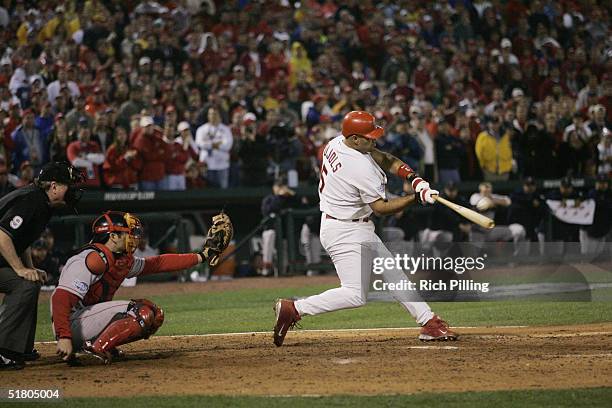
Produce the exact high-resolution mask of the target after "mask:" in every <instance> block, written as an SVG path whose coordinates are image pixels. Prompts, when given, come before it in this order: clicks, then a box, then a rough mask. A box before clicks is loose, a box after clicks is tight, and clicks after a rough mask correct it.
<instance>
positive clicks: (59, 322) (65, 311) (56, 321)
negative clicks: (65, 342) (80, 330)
mask: <svg viewBox="0 0 612 408" xmlns="http://www.w3.org/2000/svg"><path fill="white" fill-rule="evenodd" d="M77 303H79V297H78V296H77V295H75V294H74V293H70V292H68V291H67V290H64V289H61V288H57V289H56V290H55V292H54V293H53V296H51V308H52V311H53V314H52V316H51V318H52V319H53V328H54V329H55V338H56V339H71V338H72V331H71V330H70V313H71V312H72V308H73V307H74V306H75V305H76V304H77Z"/></svg>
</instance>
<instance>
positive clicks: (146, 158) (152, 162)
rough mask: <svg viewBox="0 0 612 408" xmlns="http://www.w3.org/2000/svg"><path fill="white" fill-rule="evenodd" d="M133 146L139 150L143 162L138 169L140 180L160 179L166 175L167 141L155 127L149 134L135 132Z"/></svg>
mask: <svg viewBox="0 0 612 408" xmlns="http://www.w3.org/2000/svg"><path fill="white" fill-rule="evenodd" d="M134 148H135V149H136V150H138V151H139V152H140V156H141V157H142V160H143V162H144V164H143V166H142V170H141V171H140V178H139V179H140V181H160V180H161V179H163V178H164V176H165V175H166V160H167V158H168V154H169V148H168V143H166V142H165V141H164V139H163V138H162V133H161V132H160V131H159V130H157V129H155V130H153V133H151V134H150V135H145V133H144V131H140V132H139V133H138V134H136V137H135V139H134Z"/></svg>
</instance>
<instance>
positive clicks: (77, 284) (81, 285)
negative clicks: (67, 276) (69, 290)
mask: <svg viewBox="0 0 612 408" xmlns="http://www.w3.org/2000/svg"><path fill="white" fill-rule="evenodd" d="M73 284H74V288H75V289H76V290H77V291H78V292H79V293H87V290H88V289H89V285H88V284H86V283H85V282H81V281H79V280H75V281H74V282H73Z"/></svg>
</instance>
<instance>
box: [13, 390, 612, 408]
mask: <svg viewBox="0 0 612 408" xmlns="http://www.w3.org/2000/svg"><path fill="white" fill-rule="evenodd" d="M611 400H612V388H587V389H571V390H517V391H495V392H469V393H467V392H462V393H422V394H416V395H392V396H331V397H254V396H247V397H226V396H165V397H133V398H70V399H65V400H63V401H62V403H61V404H55V405H53V404H44V405H45V406H66V407H83V408H88V407H92V408H97V407H110V406H112V407H113V408H121V407H129V408H140V407H142V408H156V407H191V406H193V407H236V408H241V407H244V408H252V407H266V408H274V407H282V408H286V407H291V408H301V407H304V408H311V407H350V408H353V407H408V406H419V407H421V406H422V407H427V406H444V407H470V408H472V407H487V408H488V407H491V406H495V407H496V408H503V407H568V408H569V407H572V408H573V407H578V406H581V407H585V406H588V407H608V406H610V405H609V404H610V401H611ZM40 405H41V404H40V403H37V404H36V405H32V404H24V403H21V404H19V406H20V407H25V406H40Z"/></svg>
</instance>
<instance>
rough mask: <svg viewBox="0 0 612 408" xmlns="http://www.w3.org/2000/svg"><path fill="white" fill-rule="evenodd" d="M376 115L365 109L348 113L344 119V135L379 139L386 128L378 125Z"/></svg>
mask: <svg viewBox="0 0 612 408" xmlns="http://www.w3.org/2000/svg"><path fill="white" fill-rule="evenodd" d="M375 121H376V118H375V117H374V115H372V114H371V113H368V112H364V111H352V112H349V113H347V114H346V115H345V116H344V119H343V120H342V135H343V136H344V137H349V136H351V135H359V136H363V137H367V138H368V139H374V140H376V139H378V138H379V137H381V136H382V135H383V133H384V131H385V130H384V129H383V128H382V127H380V126H376V123H375Z"/></svg>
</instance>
